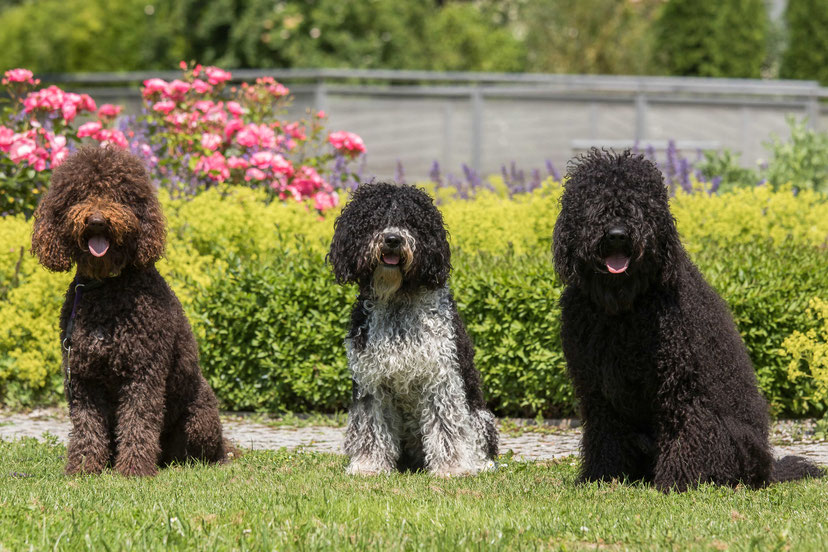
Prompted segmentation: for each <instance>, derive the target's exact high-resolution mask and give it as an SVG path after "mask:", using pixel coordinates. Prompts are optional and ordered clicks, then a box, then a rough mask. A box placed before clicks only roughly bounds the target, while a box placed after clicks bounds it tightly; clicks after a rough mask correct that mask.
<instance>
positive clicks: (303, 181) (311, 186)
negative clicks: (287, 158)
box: [292, 165, 325, 197]
mask: <svg viewBox="0 0 828 552" xmlns="http://www.w3.org/2000/svg"><path fill="white" fill-rule="evenodd" d="M292 185H293V187H294V188H295V189H296V191H297V192H299V194H300V195H301V196H302V197H311V195H313V193H314V192H316V190H318V189H319V188H321V187H322V186H324V185H325V181H324V180H323V179H322V177H321V176H319V173H318V172H316V169H314V168H313V167H308V166H305V165H302V166H301V167H299V170H298V171H296V174H295V175H294V178H293V182H292Z"/></svg>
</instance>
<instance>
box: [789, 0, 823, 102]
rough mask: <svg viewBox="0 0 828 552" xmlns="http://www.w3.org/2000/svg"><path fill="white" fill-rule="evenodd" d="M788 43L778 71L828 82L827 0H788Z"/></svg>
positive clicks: (800, 77)
mask: <svg viewBox="0 0 828 552" xmlns="http://www.w3.org/2000/svg"><path fill="white" fill-rule="evenodd" d="M785 22H786V24H787V27H788V40H787V42H788V46H787V48H786V49H785V52H784V54H783V56H782V67H781V68H780V71H779V73H780V75H779V76H781V77H782V78H786V79H806V80H818V81H819V82H821V83H822V85H823V86H826V85H828V31H826V29H828V0H788V7H787V8H786V10H785Z"/></svg>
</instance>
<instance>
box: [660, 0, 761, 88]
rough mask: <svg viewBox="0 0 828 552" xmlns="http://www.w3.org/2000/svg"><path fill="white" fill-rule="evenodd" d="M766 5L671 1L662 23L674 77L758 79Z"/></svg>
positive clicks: (744, 0)
mask: <svg viewBox="0 0 828 552" xmlns="http://www.w3.org/2000/svg"><path fill="white" fill-rule="evenodd" d="M768 28H769V24H768V14H767V10H766V8H765V5H764V3H763V1H762V0H669V1H668V2H667V4H666V5H665V6H664V9H663V11H662V13H661V16H660V17H659V18H658V20H657V21H656V37H657V38H656V42H657V57H658V58H660V62H661V64H662V66H663V68H664V69H665V70H666V72H667V73H668V74H670V75H680V76H699V77H744V78H758V77H759V76H760V73H761V69H762V64H763V62H764V61H765V52H766V47H767V36H768Z"/></svg>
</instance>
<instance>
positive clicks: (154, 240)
mask: <svg viewBox="0 0 828 552" xmlns="http://www.w3.org/2000/svg"><path fill="white" fill-rule="evenodd" d="M150 193H152V194H153V195H152V196H150V197H148V198H146V200H147V201H146V203H145V204H144V208H143V209H140V210H137V211H136V213H135V214H136V215H137V217H138V226H139V228H138V250H137V252H136V253H135V261H134V263H133V264H134V265H135V266H137V267H140V268H146V267H149V266H152V265H153V264H155V262H156V261H158V260H159V259H161V257H162V256H163V255H164V242H165V240H166V237H167V230H166V224H165V221H164V214H163V213H162V212H161V204H160V203H159V202H158V198H157V197H155V195H154V191H153V192H150Z"/></svg>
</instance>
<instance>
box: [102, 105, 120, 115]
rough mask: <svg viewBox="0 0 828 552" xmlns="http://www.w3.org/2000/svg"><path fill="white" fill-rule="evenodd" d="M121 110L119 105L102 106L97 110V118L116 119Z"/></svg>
mask: <svg viewBox="0 0 828 552" xmlns="http://www.w3.org/2000/svg"><path fill="white" fill-rule="evenodd" d="M122 109H123V107H122V106H120V105H113V104H103V105H102V106H101V107H100V109H98V117H117V116H118V115H119V114H120V113H121V110H122Z"/></svg>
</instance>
